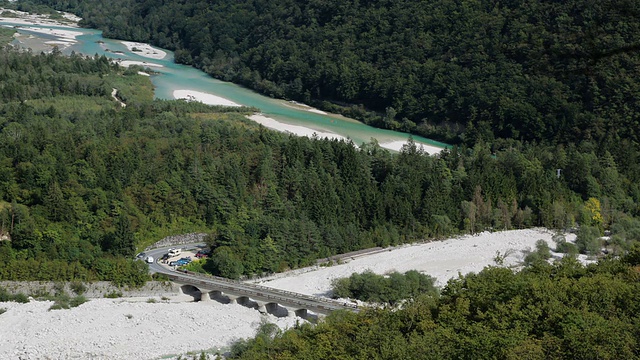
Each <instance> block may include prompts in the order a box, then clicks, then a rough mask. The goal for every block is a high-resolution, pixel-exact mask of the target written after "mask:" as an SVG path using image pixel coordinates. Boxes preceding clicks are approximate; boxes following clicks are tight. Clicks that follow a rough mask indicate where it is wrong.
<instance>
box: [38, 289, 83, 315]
mask: <svg viewBox="0 0 640 360" xmlns="http://www.w3.org/2000/svg"><path fill="white" fill-rule="evenodd" d="M42 299H44V300H49V301H53V302H54V303H53V305H51V307H50V308H49V310H62V309H70V308H74V307H78V306H80V305H82V304H84V303H86V302H87V301H88V300H87V298H86V297H84V296H82V295H77V296H74V297H71V296H69V294H67V293H66V292H64V291H61V292H58V291H57V292H56V293H55V295H53V296H51V295H47V296H44V297H42Z"/></svg>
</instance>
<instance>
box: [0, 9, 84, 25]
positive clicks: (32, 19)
mask: <svg viewBox="0 0 640 360" xmlns="http://www.w3.org/2000/svg"><path fill="white" fill-rule="evenodd" d="M5 12H6V13H7V14H11V16H2V15H0V22H10V23H13V24H24V25H44V26H47V25H48V26H59V27H78V21H80V18H79V17H77V16H75V15H73V14H69V13H64V12H63V13H61V14H62V17H63V18H65V19H66V20H68V21H65V22H62V21H58V20H52V19H49V16H48V15H38V14H30V13H27V12H24V11H17V10H11V9H4V8H0V14H2V13H5Z"/></svg>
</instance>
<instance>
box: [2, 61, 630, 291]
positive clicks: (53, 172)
mask: <svg viewBox="0 0 640 360" xmlns="http://www.w3.org/2000/svg"><path fill="white" fill-rule="evenodd" d="M0 55H1V56H2V59H1V61H0V67H1V68H0V74H2V83H1V84H2V85H0V95H1V97H2V99H4V100H3V101H2V103H1V104H0V136H1V137H2V141H0V199H1V201H2V202H0V217H1V221H0V226H1V227H0V232H2V233H3V234H9V235H10V237H11V242H10V243H9V242H4V243H3V246H2V247H1V249H2V256H3V262H2V264H3V266H1V267H0V270H1V271H0V274H1V276H2V277H3V278H8V279H29V278H36V279H49V278H56V277H59V278H64V279H72V278H76V277H79V278H87V279H93V278H96V277H97V278H108V277H109V276H112V275H113V272H114V271H115V270H114V269H123V268H125V266H122V265H118V266H114V265H113V264H111V263H107V264H102V261H103V260H104V259H105V256H103V255H109V256H113V260H112V261H122V262H125V260H124V259H125V258H127V257H130V256H132V255H133V254H134V252H135V250H136V247H144V246H145V245H148V244H150V243H152V242H154V241H156V240H158V239H160V238H161V237H163V236H165V235H169V234H176V233H181V232H187V231H196V230H198V231H207V232H209V233H210V235H209V243H210V245H211V246H212V249H213V251H214V256H213V257H212V258H213V259H212V260H210V263H209V264H208V268H209V269H210V270H211V271H212V272H214V273H216V274H219V275H223V276H227V277H232V278H237V277H240V276H242V275H252V274H261V273H265V272H267V273H268V272H274V271H281V270H285V269H289V268H296V267H300V266H304V265H309V264H312V263H313V262H314V261H315V260H316V259H319V258H324V257H327V256H330V255H334V254H337V253H344V252H348V251H352V250H358V249H362V248H368V247H373V246H388V245H392V244H399V243H404V242H410V241H421V240H424V239H427V238H439V237H444V236H448V235H450V234H455V233H460V232H467V233H474V232H478V231H483V230H485V229H494V230H499V229H512V228H522V227H528V226H537V225H541V226H547V227H550V228H557V229H565V228H568V227H572V226H574V225H575V224H576V223H579V224H580V225H582V227H583V228H584V229H593V231H591V232H590V233H592V234H596V235H599V234H601V233H602V231H603V230H604V229H610V230H612V231H613V232H614V235H616V239H617V243H618V245H619V246H620V248H621V249H622V250H624V249H627V248H628V247H629V246H630V245H631V243H632V242H633V241H634V240H638V234H639V232H638V231H636V230H637V228H638V224H637V221H635V220H633V218H632V217H633V216H637V215H638V211H639V208H638V200H639V198H640V190H639V188H638V186H639V185H638V182H636V181H632V180H631V179H630V178H628V177H627V176H625V175H624V174H623V173H621V172H619V171H618V170H617V164H616V162H615V160H614V159H613V157H612V156H611V155H610V154H609V153H608V152H606V151H605V152H604V153H602V152H601V149H598V148H596V147H595V146H594V145H592V144H590V143H586V142H585V143H583V144H581V145H580V146H573V145H571V146H561V145H557V146H551V145H535V146H534V145H525V144H522V143H519V142H513V143H510V145H509V147H506V148H505V150H502V151H497V152H495V153H491V151H490V149H489V147H488V146H487V145H483V144H482V143H478V144H477V145H476V146H475V147H474V148H465V147H461V148H454V149H453V150H451V151H446V152H444V153H442V154H441V155H439V156H427V155H426V154H423V153H422V152H421V151H420V150H419V149H418V148H417V147H416V146H415V144H414V143H412V142H410V143H409V144H407V145H406V146H405V148H404V149H403V151H402V152H401V153H400V154H391V153H390V152H388V151H386V150H384V149H382V148H380V147H379V146H378V145H377V144H376V143H371V144H365V145H364V147H362V148H358V147H355V146H354V144H352V143H348V142H343V141H337V140H332V141H330V140H322V139H308V138H304V137H295V136H291V135H285V134H281V133H277V132H273V131H269V130H267V129H265V128H263V127H258V126H256V125H254V124H253V123H252V122H250V121H249V120H247V119H246V118H245V117H244V114H246V113H248V112H250V111H255V110H254V109H246V108H239V109H226V108H221V107H210V106H206V105H203V104H199V103H187V102H184V101H160V100H156V101H153V100H151V98H152V93H151V88H150V86H151V85H150V83H149V81H148V79H146V80H145V79H144V77H142V76H138V75H137V71H136V69H130V70H128V71H123V70H120V69H118V68H117V67H115V66H114V65H112V64H111V63H110V62H109V61H108V60H107V59H106V58H105V57H95V58H84V57H82V56H79V55H74V56H72V57H70V58H65V57H64V56H62V55H60V54H58V53H56V52H54V53H52V54H47V55H45V54H41V55H31V54H29V53H19V52H15V51H12V50H4V51H3V52H2V53H1V54H0ZM145 86H146V87H145ZM112 88H117V89H118V97H119V98H120V99H122V100H123V101H125V102H126V103H127V104H128V105H127V106H126V107H124V108H121V107H120V106H119V105H118V104H117V103H116V102H115V100H114V99H112V98H111V96H110V93H111V89H112ZM558 168H562V169H563V172H562V175H561V176H560V177H557V176H556V169H558ZM591 248H592V247H587V246H585V247H583V249H582V250H583V252H589V251H590V250H589V249H591ZM107 258H108V257H107ZM99 259H100V260H99ZM118 259H120V260H118ZM43 260H51V261H52V262H51V263H50V264H49V263H43V262H42V261H43ZM43 264H49V265H46V266H45V265H43ZM127 264H129V263H128V262H127ZM128 266H132V267H135V269H138V270H140V268H139V267H138V265H128ZM88 269H94V270H92V271H94V272H96V273H97V274H102V273H105V274H110V275H95V274H96V273H94V272H91V271H89V272H87V271H85V270H88ZM110 271H111V272H110Z"/></svg>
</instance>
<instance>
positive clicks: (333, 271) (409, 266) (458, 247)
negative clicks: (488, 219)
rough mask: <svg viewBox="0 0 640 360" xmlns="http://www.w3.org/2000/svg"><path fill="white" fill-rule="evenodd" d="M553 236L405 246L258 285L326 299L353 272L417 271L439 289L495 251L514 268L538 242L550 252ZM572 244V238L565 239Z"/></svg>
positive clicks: (496, 236)
mask: <svg viewBox="0 0 640 360" xmlns="http://www.w3.org/2000/svg"><path fill="white" fill-rule="evenodd" d="M552 236H553V233H552V232H550V231H548V230H545V229H527V230H513V231H504V232H494V233H489V232H484V233H481V234H478V235H474V236H471V235H470V236H463V237H460V238H454V239H448V240H444V241H435V242H431V243H426V244H420V245H406V246H401V247H399V248H396V249H394V250H392V251H387V252H382V253H378V254H373V255H367V256H363V257H359V258H355V259H354V260H351V261H349V262H347V263H345V264H341V265H334V266H331V267H317V270H315V271H311V272H303V273H300V274H297V275H293V276H288V277H284V278H280V279H276V280H271V281H263V282H261V284H262V285H264V286H269V287H274V288H277V289H282V290H288V291H294V292H299V293H303V294H308V295H316V296H327V295H329V293H330V290H331V281H332V280H333V279H336V278H342V277H348V276H350V275H351V274H352V273H354V272H362V271H365V270H371V271H373V272H374V273H377V274H385V273H389V272H393V271H398V272H401V273H404V272H406V271H408V270H418V271H420V272H422V273H425V274H428V275H431V276H433V277H435V278H436V280H437V284H438V285H440V286H442V285H444V284H446V282H447V281H448V280H449V279H451V278H452V277H457V276H458V274H459V273H460V274H467V273H469V272H478V271H480V270H482V269H483V268H484V267H485V266H487V265H495V263H494V258H495V257H496V254H497V252H500V254H502V255H504V254H510V255H509V256H507V258H506V260H505V263H504V264H505V265H506V266H510V265H515V264H518V263H519V262H521V261H522V260H523V258H524V256H523V253H522V250H525V249H529V248H532V249H533V248H535V243H536V241H537V240H539V239H542V240H545V241H546V242H547V243H549V246H550V247H551V248H552V249H553V248H554V247H555V243H553V241H552V240H551V238H552ZM567 240H568V241H574V240H575V236H574V235H571V236H567Z"/></svg>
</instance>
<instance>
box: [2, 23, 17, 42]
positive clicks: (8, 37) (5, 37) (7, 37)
mask: <svg viewBox="0 0 640 360" xmlns="http://www.w3.org/2000/svg"><path fill="white" fill-rule="evenodd" d="M15 33H16V31H15V30H14V29H8V28H5V27H0V46H4V45H8V44H10V43H11V42H12V41H13V34H15Z"/></svg>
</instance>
